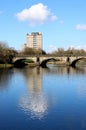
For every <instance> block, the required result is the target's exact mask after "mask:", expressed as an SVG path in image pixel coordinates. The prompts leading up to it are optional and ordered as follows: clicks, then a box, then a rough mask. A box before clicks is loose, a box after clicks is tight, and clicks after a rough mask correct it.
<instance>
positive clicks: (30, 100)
mask: <svg viewBox="0 0 86 130" xmlns="http://www.w3.org/2000/svg"><path fill="white" fill-rule="evenodd" d="M24 75H25V76H26V78H27V88H28V94H27V95H25V96H23V97H21V99H20V107H21V108H22V109H23V110H24V112H25V113H26V114H27V115H30V116H31V118H37V119H42V118H44V117H45V116H46V114H47V109H48V102H47V98H46V96H45V95H44V94H43V92H42V68H32V69H27V70H26V72H25V71H24Z"/></svg>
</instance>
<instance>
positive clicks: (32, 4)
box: [0, 0, 86, 52]
mask: <svg viewBox="0 0 86 130" xmlns="http://www.w3.org/2000/svg"><path fill="white" fill-rule="evenodd" d="M85 13H86V0H54V1H51V0H0V41H5V42H7V43H8V45H9V46H10V47H13V48H15V49H17V50H20V49H21V46H22V45H23V44H24V43H25V42H26V34H27V33H31V32H42V34H43V50H45V51H47V52H50V51H53V50H55V49H57V48H65V49H67V48H69V47H70V46H71V47H72V46H73V47H74V48H77V49H79V48H84V49H85V50H86V15H85Z"/></svg>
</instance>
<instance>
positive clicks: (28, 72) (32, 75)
mask: <svg viewBox="0 0 86 130" xmlns="http://www.w3.org/2000/svg"><path fill="white" fill-rule="evenodd" d="M77 73H83V74H86V73H85V71H84V69H79V68H77V69H73V68H71V67H53V66H51V67H50V68H47V69H42V68H29V69H25V70H24V71H23V75H24V76H25V79H26V83H27V94H26V95H24V96H22V97H21V99H20V107H21V109H23V111H24V112H25V113H26V114H27V115H28V116H29V117H30V118H37V119H43V118H44V117H46V115H47V114H48V109H49V107H50V103H51V104H52V105H54V104H53V103H54V102H55V101H53V96H52V95H51V97H48V96H47V95H46V94H45V93H44V91H43V87H42V85H43V83H42V80H43V75H46V76H48V75H50V74H52V75H53V74H57V75H60V74H61V75H62V74H63V75H69V76H70V75H75V74H77Z"/></svg>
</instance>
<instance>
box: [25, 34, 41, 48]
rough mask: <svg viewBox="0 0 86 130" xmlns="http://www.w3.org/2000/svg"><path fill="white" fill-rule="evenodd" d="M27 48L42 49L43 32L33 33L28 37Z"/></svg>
mask: <svg viewBox="0 0 86 130" xmlns="http://www.w3.org/2000/svg"><path fill="white" fill-rule="evenodd" d="M25 46H26V47H29V48H35V49H42V33H41V32H32V33H31V34H28V33H27V35H26V44H25Z"/></svg>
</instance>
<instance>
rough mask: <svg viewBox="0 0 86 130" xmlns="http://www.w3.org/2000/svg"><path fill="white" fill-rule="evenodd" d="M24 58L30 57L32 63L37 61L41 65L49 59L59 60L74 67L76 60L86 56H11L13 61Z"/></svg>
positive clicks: (44, 64) (84, 58)
mask: <svg viewBox="0 0 86 130" xmlns="http://www.w3.org/2000/svg"><path fill="white" fill-rule="evenodd" d="M24 59H31V60H33V61H34V63H39V65H41V66H44V67H45V66H46V63H47V62H49V61H61V62H63V63H65V64H67V65H71V66H73V67H75V65H76V63H77V61H79V60H85V61H86V56H78V57H75V56H71V57H65V56H64V57H59V56H46V55H42V56H39V57H37V56H16V57H14V58H13V63H14V62H16V61H18V60H24Z"/></svg>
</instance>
